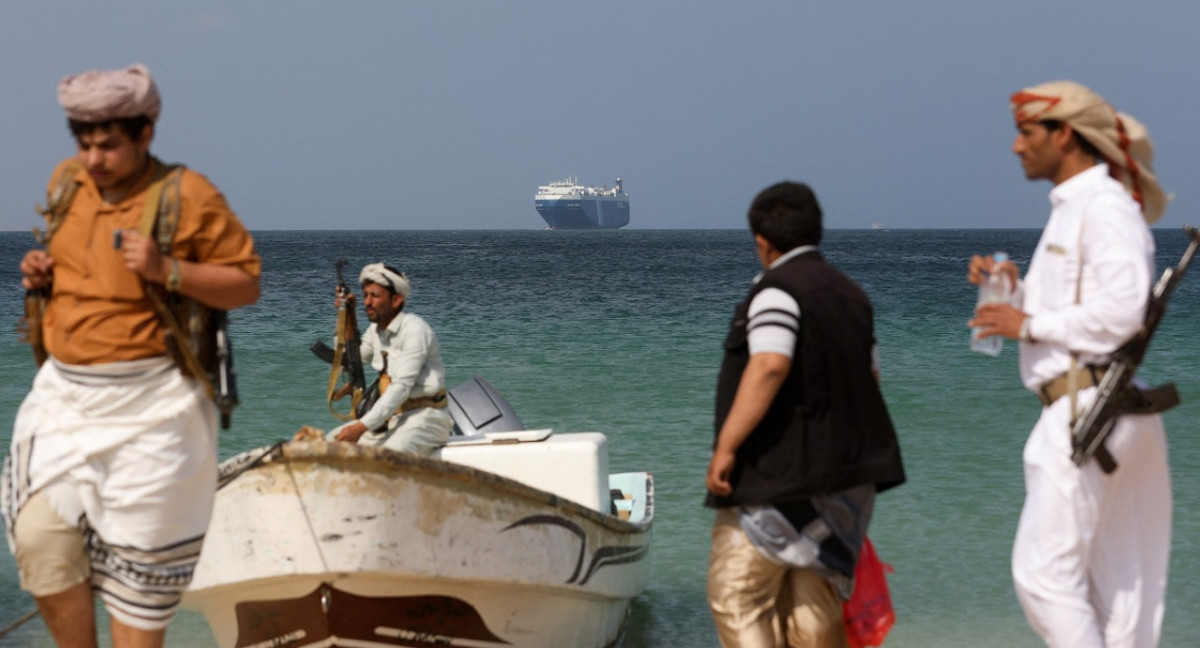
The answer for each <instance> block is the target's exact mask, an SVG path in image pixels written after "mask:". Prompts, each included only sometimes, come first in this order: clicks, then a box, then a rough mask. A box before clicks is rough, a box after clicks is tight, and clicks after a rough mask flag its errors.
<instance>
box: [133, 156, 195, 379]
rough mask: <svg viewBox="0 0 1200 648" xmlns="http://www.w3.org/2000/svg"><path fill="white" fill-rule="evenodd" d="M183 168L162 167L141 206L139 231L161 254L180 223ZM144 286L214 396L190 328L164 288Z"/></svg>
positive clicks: (191, 371) (188, 369) (188, 367)
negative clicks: (189, 340)
mask: <svg viewBox="0 0 1200 648" xmlns="http://www.w3.org/2000/svg"><path fill="white" fill-rule="evenodd" d="M183 169H184V167H183V166H182V165H172V166H164V167H163V168H162V175H160V176H159V177H158V178H157V179H156V180H155V181H154V182H153V183H152V184H151V185H150V187H149V188H148V189H146V204H145V206H144V207H143V208H142V219H141V221H139V222H138V233H139V234H141V235H142V236H147V237H154V238H155V239H156V242H157V244H158V249H159V253H161V254H163V255H166V256H170V254H171V242H172V241H173V240H174V239H175V230H176V229H177V228H178V225H179V181H180V176H182V175H183ZM142 286H143V288H144V290H145V292H146V296H147V297H148V298H149V299H150V302H151V303H152V304H153V305H154V310H155V311H157V312H158V316H159V317H161V318H162V320H163V323H164V324H165V325H166V327H167V330H169V331H170V332H171V335H172V336H173V337H174V339H175V349H176V351H177V352H178V355H179V357H180V358H181V360H182V362H183V364H184V365H185V366H184V367H182V369H183V370H184V373H186V374H188V375H190V376H192V377H193V378H195V379H196V381H197V382H199V383H200V386H201V387H203V388H204V393H206V394H207V395H208V397H209V398H212V397H213V384H212V379H210V378H209V376H208V370H207V369H205V367H204V364H203V363H202V362H200V359H199V358H197V357H196V353H195V352H194V351H193V350H192V346H191V344H189V343H188V338H189V336H188V334H187V331H185V330H184V328H183V325H182V324H180V322H179V319H178V318H176V317H175V313H174V312H173V311H172V310H171V307H170V306H168V305H167V302H166V299H165V298H164V297H163V295H162V294H161V291H162V288H160V287H159V286H155V285H151V284H150V283H149V282H146V281H144V280H143V281H142Z"/></svg>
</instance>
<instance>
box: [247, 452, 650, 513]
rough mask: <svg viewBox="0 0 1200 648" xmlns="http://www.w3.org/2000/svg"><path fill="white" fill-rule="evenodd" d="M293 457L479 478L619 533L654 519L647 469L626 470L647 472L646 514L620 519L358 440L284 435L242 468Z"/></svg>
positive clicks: (497, 478)
mask: <svg viewBox="0 0 1200 648" xmlns="http://www.w3.org/2000/svg"><path fill="white" fill-rule="evenodd" d="M292 462H294V463H314V464H326V465H329V464H334V463H344V464H354V463H359V464H368V465H373V468H372V469H373V470H376V471H379V472H388V471H389V470H396V471H400V472H407V473H416V474H430V475H437V476H441V477H451V478H453V479H457V480H460V481H464V482H467V481H470V482H474V483H476V484H481V485H483V486H485V487H486V488H488V489H494V490H499V491H503V492H506V493H507V494H510V495H512V496H515V497H519V498H521V499H525V500H530V501H533V502H536V503H538V504H544V505H548V506H551V507H554V508H559V509H564V512H565V513H568V514H570V515H572V516H575V517H579V518H583V519H586V520H588V521H590V522H592V523H594V524H597V525H599V526H601V527H603V528H605V529H608V530H610V531H615V532H618V533H623V534H630V535H637V534H644V533H649V532H650V529H651V526H652V524H653V522H654V477H653V475H652V474H651V473H650V472H646V471H625V472H627V473H628V472H632V473H641V474H645V476H646V503H645V514H644V515H643V516H642V518H641V519H639V520H636V521H632V520H623V519H621V518H619V517H616V516H614V515H611V514H606V513H601V512H599V511H596V510H594V509H591V508H588V507H587V506H584V505H582V504H579V503H578V502H574V501H572V500H569V499H566V498H564V497H561V496H559V495H555V494H554V493H551V492H549V491H545V490H541V489H539V488H534V487H532V486H529V485H526V484H523V483H521V482H519V481H516V480H514V479H510V478H508V477H504V476H502V475H498V474H496V473H493V472H488V471H486V470H481V469H479V468H472V467H470V466H464V465H461V464H456V463H452V462H449V461H444V460H442V459H435V458H432V457H423V456H420V455H416V454H412V453H407V452H395V451H392V450H388V449H386V448H378V447H373V446H360V445H355V444H351V443H341V442H328V441H287V442H284V443H281V444H277V445H276V446H271V447H270V448H269V449H268V450H266V451H265V452H264V454H263V455H262V456H261V457H260V458H258V459H257V460H256V461H255V462H253V463H252V464H251V465H249V466H247V467H246V468H245V469H244V470H243V471H242V473H244V472H250V471H252V470H257V469H261V468H265V467H267V466H269V465H275V464H287V463H292ZM240 476H241V473H239V474H238V475H237V476H234V477H232V478H231V479H230V480H228V481H227V482H226V483H225V485H226V486H227V485H228V484H230V483H232V482H234V481H236V480H237V479H238V478H239V477H240ZM606 477H607V475H606Z"/></svg>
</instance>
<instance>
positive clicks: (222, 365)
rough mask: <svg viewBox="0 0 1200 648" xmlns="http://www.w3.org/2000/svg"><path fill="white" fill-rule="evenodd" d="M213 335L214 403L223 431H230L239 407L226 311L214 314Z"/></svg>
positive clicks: (212, 371)
mask: <svg viewBox="0 0 1200 648" xmlns="http://www.w3.org/2000/svg"><path fill="white" fill-rule="evenodd" d="M213 327H214V329H215V330H214V331H213V334H214V336H215V338H216V339H215V340H214V349H213V352H214V353H215V354H216V361H215V362H214V363H213V367H212V370H211V379H212V383H213V401H214V402H215V403H216V404H217V411H218V412H220V414H221V429H223V430H228V429H229V426H230V424H231V423H232V420H231V419H232V418H233V408H235V407H237V405H238V403H239V402H241V401H239V400H238V391H237V372H236V371H234V369H233V343H232V342H230V341H229V318H228V317H227V316H226V314H225V311H215V312H214V313H213Z"/></svg>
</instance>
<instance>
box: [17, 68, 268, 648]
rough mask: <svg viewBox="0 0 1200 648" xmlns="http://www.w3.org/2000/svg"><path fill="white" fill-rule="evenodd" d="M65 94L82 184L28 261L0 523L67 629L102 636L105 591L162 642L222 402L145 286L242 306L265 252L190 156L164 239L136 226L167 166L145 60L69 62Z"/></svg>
mask: <svg viewBox="0 0 1200 648" xmlns="http://www.w3.org/2000/svg"><path fill="white" fill-rule="evenodd" d="M58 97H59V103H60V104H62V106H63V108H64V109H65V110H66V112H67V117H68V125H69V127H70V129H71V132H72V134H73V135H74V137H75V141H76V144H77V148H78V154H77V156H76V157H75V158H74V159H72V160H67V161H64V162H63V163H62V164H60V165H59V168H58V169H57V170H56V172H55V175H54V178H53V179H52V180H51V183H50V189H49V191H48V195H50V201H51V202H54V201H55V200H56V199H57V198H56V197H55V196H53V194H55V193H58V192H56V189H58V188H59V187H61V186H63V185H64V182H65V184H66V185H68V186H73V191H72V192H71V194H70V195H71V196H72V197H71V199H70V201H69V205H66V206H65V216H63V217H62V218H61V219H57V218H53V217H50V216H48V217H47V218H48V234H47V236H48V240H47V242H46V249H45V250H31V251H30V252H28V253H27V254H26V255H25V257H24V259H22V261H21V275H22V284H23V285H24V286H25V288H26V289H31V290H37V289H48V290H49V295H50V296H49V299H48V302H47V304H46V309H45V314H44V318H43V321H42V327H41V333H42V337H43V339H44V341H45V347H46V351H47V352H48V354H49V359H48V361H46V362H45V363H44V364H43V365H42V367H41V369H40V370H39V371H38V374H37V377H36V378H35V380H34V385H33V388H32V390H31V391H30V393H29V395H28V396H27V397H26V398H25V401H24V402H23V403H22V405H21V408H20V410H19V411H18V413H17V418H16V422H15V423H14V427H13V437H12V447H11V449H10V452H9V456H8V458H7V460H6V463H5V473H4V480H3V491H4V493H3V495H4V496H3V505H4V506H3V510H4V514H5V526H6V531H7V533H8V539H9V545H10V547H11V548H12V550H13V553H14V554H15V556H16V562H17V567H18V570H19V572H20V576H21V586H22V588H23V589H25V590H27V591H29V592H30V593H32V594H33V596H34V597H35V599H36V600H37V604H38V608H39V610H40V611H41V613H42V617H43V618H44V619H45V622H46V625H47V626H48V627H49V629H50V632H51V634H52V635H53V636H54V639H55V641H56V642H57V643H58V645H60V646H95V645H96V630H95V619H94V612H93V609H94V608H93V600H92V596H93V591H95V592H96V594H97V595H98V596H99V597H100V598H101V600H103V602H104V604H105V607H106V608H107V610H108V612H109V615H110V617H111V630H112V638H113V644H114V645H115V646H118V647H126V646H139V647H140V646H162V645H163V640H164V636H165V632H166V626H167V624H168V622H169V621H170V619H171V617H172V616H173V614H174V611H175V609H176V607H177V606H178V603H179V600H180V597H181V596H182V593H183V590H184V589H186V587H187V585H188V583H189V582H190V581H191V575H192V570H193V568H194V566H195V563H196V560H197V558H198V557H199V554H200V547H201V544H202V542H203V539H204V533H205V530H206V529H207V526H208V519H209V516H210V514H211V510H212V502H213V497H214V494H215V490H216V483H215V482H216V474H217V473H216V463H217V443H216V413H215V410H214V408H213V405H212V402H211V401H210V400H209V397H208V394H207V393H206V392H205V390H204V388H203V387H202V386H201V385H199V384H198V383H197V382H196V381H195V380H193V379H192V378H190V377H189V376H188V375H186V374H185V373H184V372H182V371H180V368H179V367H177V366H176V365H175V363H174V361H172V359H171V356H170V355H169V354H168V351H167V346H166V343H165V339H164V331H165V327H164V324H163V321H162V319H161V317H160V314H159V311H158V310H156V308H155V304H154V302H153V301H152V299H151V295H150V292H151V291H156V292H158V293H161V292H166V293H177V294H179V295H181V296H183V297H186V298H190V299H193V300H195V301H198V302H200V303H202V304H204V305H206V306H208V307H211V308H215V309H219V310H229V309H233V308H237V307H240V306H246V305H249V304H252V303H254V302H255V301H256V300H257V299H258V293H259V273H260V270H261V260H260V259H259V257H258V255H257V253H256V252H255V250H254V243H253V241H252V240H251V237H250V235H249V233H248V232H247V231H246V229H245V228H244V227H243V226H242V224H241V222H240V221H239V220H238V218H237V217H236V216H235V215H234V213H233V212H232V211H231V210H230V209H229V206H228V205H227V204H226V202H225V199H224V197H223V196H222V195H221V193H220V192H219V191H218V190H217V189H216V188H215V187H214V186H213V185H212V184H211V183H210V182H209V181H208V179H207V178H205V177H204V176H202V175H200V174H198V173H195V172H193V171H190V170H183V171H182V173H181V174H180V175H179V176H178V204H179V206H178V219H177V224H176V227H175V235H174V237H173V238H172V239H171V240H170V241H169V247H168V248H167V249H168V250H169V254H164V253H162V252H161V251H160V243H159V241H158V240H157V238H156V237H153V236H146V235H143V234H141V233H139V230H138V228H139V224H140V223H141V222H142V220H143V212H144V211H145V212H148V213H150V212H151V210H152V209H153V206H152V208H151V210H147V209H146V203H147V201H148V200H151V201H153V200H154V199H153V198H148V195H154V196H157V195H158V193H157V192H156V191H154V190H153V189H152V187H154V186H161V184H159V183H158V181H159V180H161V179H163V178H164V177H165V176H166V175H167V174H168V172H169V171H170V170H171V168H170V167H168V166H167V165H164V164H163V163H162V162H160V161H159V160H158V159H157V158H155V157H154V156H153V155H151V154H150V152H149V148H150V141H151V140H152V139H153V137H154V133H155V124H156V122H157V119H158V114H159V108H160V101H159V95H158V90H157V88H156V87H155V84H154V81H153V79H151V77H150V74H149V71H148V70H147V69H146V68H145V67H144V66H141V65H135V66H132V67H130V68H127V69H124V70H111V71H92V72H85V73H83V74H79V75H75V76H70V77H66V78H64V79H63V80H62V81H61V82H60V84H59V87H58ZM64 179H65V180H64ZM153 204H154V203H152V205H153ZM160 226H161V223H160ZM143 229H144V227H143ZM161 245H166V244H161Z"/></svg>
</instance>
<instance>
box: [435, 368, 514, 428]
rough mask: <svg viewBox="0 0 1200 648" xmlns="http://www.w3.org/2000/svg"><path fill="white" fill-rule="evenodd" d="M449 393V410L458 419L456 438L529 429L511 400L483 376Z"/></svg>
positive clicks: (456, 386) (455, 423)
mask: <svg viewBox="0 0 1200 648" xmlns="http://www.w3.org/2000/svg"><path fill="white" fill-rule="evenodd" d="M447 393H448V395H449V402H448V403H447V405H446V409H447V410H448V411H449V413H450V417H451V418H453V419H454V429H453V431H452V432H451V434H453V435H455V436H471V435H475V434H483V433H484V432H517V431H520V430H524V429H525V424H523V423H522V422H521V418H520V417H519V416H517V413H516V411H514V410H513V408H512V406H511V405H509V404H508V401H506V400H504V397H503V396H501V395H500V392H499V391H498V390H497V389H496V388H495V387H493V386H492V383H490V382H488V381H487V380H486V379H484V378H483V377H482V376H475V377H473V378H471V379H469V380H467V381H465V382H462V383H460V384H458V385H455V386H454V387H453V388H451V389H450V391H449V392H447Z"/></svg>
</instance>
